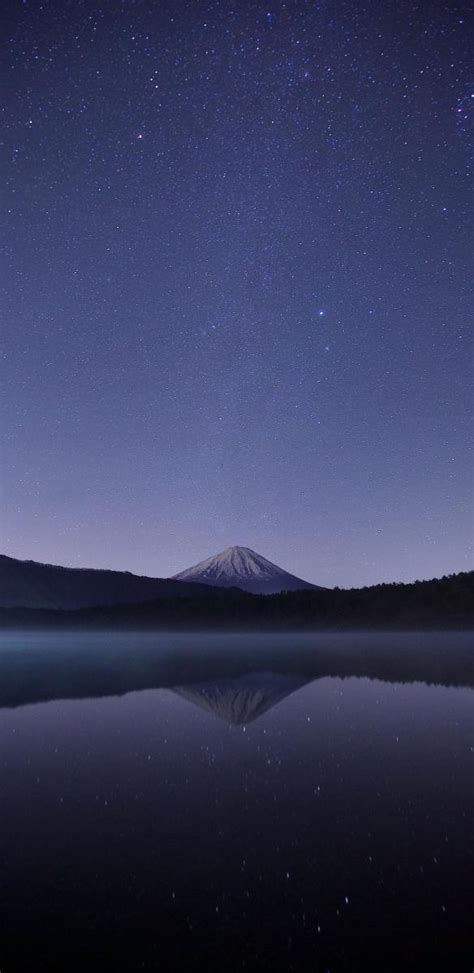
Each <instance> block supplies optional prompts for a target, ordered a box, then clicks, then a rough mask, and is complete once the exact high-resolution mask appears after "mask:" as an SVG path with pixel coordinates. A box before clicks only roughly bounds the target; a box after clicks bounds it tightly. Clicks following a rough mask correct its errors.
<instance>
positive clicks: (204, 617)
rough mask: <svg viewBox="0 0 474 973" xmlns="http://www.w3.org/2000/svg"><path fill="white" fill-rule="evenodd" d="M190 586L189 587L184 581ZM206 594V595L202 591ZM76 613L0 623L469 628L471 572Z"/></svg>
mask: <svg viewBox="0 0 474 973" xmlns="http://www.w3.org/2000/svg"><path fill="white" fill-rule="evenodd" d="M189 587H191V586H189ZM210 591H212V597H209V592H210ZM207 595H208V597H206V598H203V597H202V596H201V595H200V593H199V594H196V595H194V594H193V595H192V596H191V595H189V589H188V590H187V591H186V592H185V593H184V592H183V594H182V595H180V596H175V595H174V594H173V595H172V596H171V597H168V598H166V597H165V598H163V597H162V598H160V599H159V600H149V601H147V602H142V603H140V604H120V605H113V606H104V607H97V608H85V609H81V610H79V611H50V610H36V609H24V608H2V609H0V623H1V625H2V627H3V628H11V627H17V628H18V627H25V626H27V627H38V628H51V627H57V626H60V627H70V628H76V627H81V628H82V627H86V628H103V627H110V628H115V627H117V628H120V629H124V628H133V629H140V628H183V629H202V628H206V629H211V628H222V629H239V628H246V629H315V630H317V629H322V630H336V629H354V628H364V629H365V628H369V629H370V628H373V629H376V628H379V629H391V628H394V629H403V628H404V629H416V628H420V629H421V628H433V629H443V628H459V629H468V628H471V627H474V571H470V572H464V573H461V574H452V575H448V576H446V577H443V578H439V579H434V580H431V581H415V582H414V583H412V584H396V583H394V584H380V585H374V586H373V587H366V588H351V589H340V588H334V589H332V590H330V589H321V590H316V591H289V592H283V593H281V594H277V595H251V594H247V593H245V592H242V591H240V590H238V589H228V590H225V589H219V588H214V589H209V588H208V589H207Z"/></svg>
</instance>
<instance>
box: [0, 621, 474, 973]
mask: <svg viewBox="0 0 474 973" xmlns="http://www.w3.org/2000/svg"><path fill="white" fill-rule="evenodd" d="M472 661H473V658H472V649H471V641H470V639H469V638H468V636H465V635H460V634H456V633H450V634H448V635H439V634H434V635H432V634H430V635H419V634H418V635H400V634H397V635H383V636H380V635H374V634H372V635H370V636H364V635H362V634H361V633H358V634H357V635H355V636H350V635H345V636H335V635H334V636H310V635H296V636H294V637H293V636H288V635H285V636H284V637H279V636H251V635H245V636H244V635H238V636H220V635H216V634H213V635H211V636H205V635H203V634H200V635H199V636H184V635H182V634H181V635H176V634H174V635H169V636H167V635H165V634H163V633H160V634H159V635H151V634H149V635H145V636H143V635H136V636H133V635H132V636H131V635H127V636H117V635H116V634H113V635H107V634H106V633H100V634H98V635H93V634H92V635H81V636H78V635H74V634H69V635H68V634H67V633H61V634H60V635H45V634H43V635H41V636H39V635H38V636H34V635H33V634H31V633H29V634H28V635H25V636H21V635H18V634H17V633H15V635H12V636H5V637H4V639H3V644H2V649H1V651H0V707H1V708H0V734H1V744H0V747H1V749H0V759H1V798H0V835H1V839H0V869H1V870H0V892H1V912H2V930H3V932H2V937H1V945H0V960H1V961H0V969H1V970H2V973H9V971H10V970H12V971H13V970H15V971H16V970H22V971H28V970H44V971H46V970H47V971H50V970H51V971H56V970H61V971H63V970H70V969H89V970H90V969H109V968H110V969H119V970H121V969H124V970H142V969H145V970H183V969H186V970H188V969H198V966H199V964H201V965H203V964H204V968H205V969H208V970H230V971H232V970H236V971H237V970H253V969H257V970H259V969H262V970H263V969H268V970H270V969H285V970H315V971H319V970H321V971H328V970H329V971H331V973H333V971H334V973H335V971H338V970H344V971H346V970H347V971H349V970H351V971H358V970H366V969H379V970H382V969H383V970H387V969H388V970H401V969H403V970H406V969H408V970H410V969H413V970H421V969H425V968H444V969H449V970H450V971H456V970H460V971H462V970H466V971H468V970H469V971H470V970H471V969H472V956H473V952H472V948H471V942H470V939H471V935H470V918H471V917H470V904H471V903H470V890H471V887H472V863H473V845H472V837H473V826H472V822H473V803H474V802H473V785H472V779H473V778H472V758H473V746H474V739H473V728H474V721H473V692H472V686H473V682H474V678H473V677H474V672H473V665H472Z"/></svg>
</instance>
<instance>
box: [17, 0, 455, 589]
mask: <svg viewBox="0 0 474 973" xmlns="http://www.w3.org/2000/svg"><path fill="white" fill-rule="evenodd" d="M4 12H6V14H7V18H6V19H7V30H6V39H7V44H6V57H5V58H4V72H3V73H4V86H3V87H4V90H5V92H6V107H5V108H4V111H3V135H4V145H5V164H4V171H5V173H6V182H7V189H6V192H5V193H4V205H5V210H6V212H5V215H4V227H5V232H4V244H5V246H4V254H5V255H4V262H3V267H4V270H3V284H4V292H5V293H4V299H3V306H4V311H5V323H4V326H3V336H4V340H3V355H4V358H3V369H2V370H3V392H2V396H3V402H2V414H3V419H2V439H3V446H2V465H3V469H4V472H3V474H2V494H3V496H2V501H3V502H2V507H3V515H2V520H3V523H2V528H3V529H2V533H3V543H2V547H3V550H4V551H5V553H8V554H10V555H13V556H15V557H21V558H30V557H31V558H34V559H36V560H42V561H51V562H54V563H62V564H69V565H74V566H91V567H94V566H96V567H113V568H119V569H129V570H131V571H134V572H137V573H142V574H151V575H170V574H172V573H174V572H176V571H179V570H182V569H183V568H185V567H188V566H189V565H190V564H193V563H194V562H196V561H198V560H200V559H202V558H204V557H207V556H209V555H210V554H213V553H214V552H216V551H218V550H220V549H222V548H224V547H227V546H228V545H231V544H242V545H247V546H249V547H251V548H253V549H254V550H257V551H259V552H261V553H262V554H264V555H265V556H266V557H268V558H270V559H271V560H273V561H275V562H276V563H278V564H281V565H282V566H283V567H284V568H286V569H287V570H289V571H292V572H294V573H296V574H297V575H299V576H301V577H303V578H307V579H308V580H311V581H314V582H316V583H319V584H323V585H330V586H332V585H336V584H339V585H341V586H342V585H344V586H346V585H360V584H365V583H373V582H377V581H382V580H399V579H402V580H411V579H413V578H416V577H419V578H422V577H424V578H426V577H432V576H435V575H442V574H446V573H448V572H452V571H459V570H466V569H469V568H470V567H471V551H472V547H471V542H472V529H471V524H472V520H471V516H472V513H471V496H472V465H471V464H472V457H471V455H470V451H469V447H470V442H471V439H472V400H471V392H470V389H471V368H472V361H471V354H472V345H471V341H470V322H471V318H470V312H471V307H472V291H471V283H470V277H471V267H470V245H471V243H472V240H471V228H470V224H471V208H470V196H469V194H468V184H469V176H470V170H471V171H472V168H473V153H472V148H471V147H470V141H471V138H470V126H471V127H472V118H473V107H474V90H473V89H472V88H470V86H469V83H470V82H471V81H472V77H473V74H472V67H471V65H470V63H469V45H470V37H469V26H468V23H467V14H466V7H465V6H464V5H463V4H456V3H436V2H432V3H428V2H426V3H412V2H407V0H398V2H392V3H387V2H383V0H372V2H370V0H369V2H361V3H354V2H352V0H351V2H344V0H338V2H324V0H322V2H311V3H310V2H304V0H289V2H286V3H282V2H274V3H269V4H268V5H267V6H266V5H265V4H264V3H252V2H237V0H233V2H230V0H229V2H227V0H220V2H219V0H215V2H206V0H204V2H201V0H192V2H189V0H188V2H186V0H183V2H170V0H160V2H158V0H156V2H151V0H140V2H133V0H127V2H122V3H120V2H108V3H100V2H97V3H90V2H86V0H84V2H81V0H74V2H66V0H43V2H35V0H29V2H23V3H21V2H7V3H6V4H5V6H4Z"/></svg>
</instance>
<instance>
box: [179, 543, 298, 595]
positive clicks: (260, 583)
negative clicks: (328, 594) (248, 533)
mask: <svg viewBox="0 0 474 973" xmlns="http://www.w3.org/2000/svg"><path fill="white" fill-rule="evenodd" d="M174 580H176V581H193V582H199V583H200V584H208V585H215V586H218V587H223V588H229V587H237V588H243V589H244V590H245V591H251V592H253V593H254V594H257V593H258V594H274V593H276V592H279V591H295V590H298V589H300V588H315V587H316V585H312V584H310V583H309V582H308V581H302V579H301V578H297V577H295V575H293V574H289V573H288V571H284V570H283V568H280V567H278V565H276V564H273V563H272V562H271V561H269V560H267V558H266V557H263V556H262V555H261V554H257V553H256V551H252V549H251V548H250V547H238V546H236V547H227V548H226V549H225V551H221V552H220V553H219V554H214V555H213V557H208V558H206V560H205V561H200V562H199V563H198V564H195V565H194V566H193V567H191V568H187V569H186V570H185V571H180V573H179V574H175V575H174Z"/></svg>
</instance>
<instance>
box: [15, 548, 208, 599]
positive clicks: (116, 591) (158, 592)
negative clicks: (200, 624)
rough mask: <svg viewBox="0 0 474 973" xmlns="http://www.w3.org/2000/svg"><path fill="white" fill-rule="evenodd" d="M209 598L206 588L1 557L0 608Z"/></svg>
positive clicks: (157, 579) (124, 572)
mask: <svg viewBox="0 0 474 973" xmlns="http://www.w3.org/2000/svg"><path fill="white" fill-rule="evenodd" d="M181 596H182V597H186V596H187V597H192V598H199V597H200V596H204V597H209V591H208V589H207V588H206V587H204V586H200V585H197V584H182V583H181V582H179V581H173V580H170V579H167V578H147V577H141V576H140V575H136V574H130V573H129V572H128V571H102V570H95V569H93V568H64V567H60V566H59V565H56V564H40V563H39V562H38V561H19V560H17V559H16V558H14V557H7V556H6V555H4V554H2V555H0V607H2V608H16V607H21V608H55V609H75V608H92V607H94V606H96V605H105V606H110V605H118V604H121V603H127V604H137V603H138V602H144V601H151V600H154V599H156V598H159V599H161V598H176V597H181Z"/></svg>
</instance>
